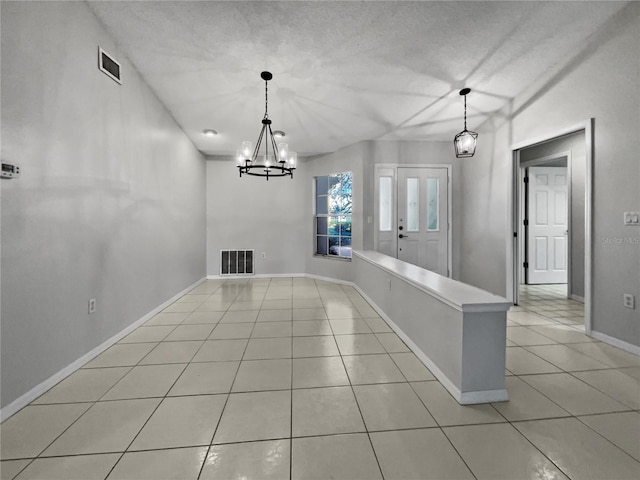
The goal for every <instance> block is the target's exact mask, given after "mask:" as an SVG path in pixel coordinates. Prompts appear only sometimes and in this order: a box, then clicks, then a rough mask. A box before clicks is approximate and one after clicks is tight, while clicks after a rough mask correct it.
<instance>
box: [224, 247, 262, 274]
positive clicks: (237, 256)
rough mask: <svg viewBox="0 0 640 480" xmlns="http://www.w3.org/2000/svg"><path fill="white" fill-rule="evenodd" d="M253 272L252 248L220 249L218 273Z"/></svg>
mask: <svg viewBox="0 0 640 480" xmlns="http://www.w3.org/2000/svg"><path fill="white" fill-rule="evenodd" d="M253 274H254V271H253V250H220V275H253Z"/></svg>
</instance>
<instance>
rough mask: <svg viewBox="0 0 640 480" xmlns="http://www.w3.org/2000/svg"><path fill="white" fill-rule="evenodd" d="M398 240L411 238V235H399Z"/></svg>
mask: <svg viewBox="0 0 640 480" xmlns="http://www.w3.org/2000/svg"><path fill="white" fill-rule="evenodd" d="M398 238H409V235H403V234H400V235H398Z"/></svg>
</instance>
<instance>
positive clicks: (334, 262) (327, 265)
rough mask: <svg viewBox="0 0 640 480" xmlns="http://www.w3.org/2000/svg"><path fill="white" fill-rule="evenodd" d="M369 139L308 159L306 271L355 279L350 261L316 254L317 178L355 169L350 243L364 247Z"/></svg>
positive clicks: (355, 246)
mask: <svg viewBox="0 0 640 480" xmlns="http://www.w3.org/2000/svg"><path fill="white" fill-rule="evenodd" d="M366 148H367V147H366V142H360V143H356V144H354V145H351V146H348V147H345V148H342V149H340V150H338V151H337V152H334V153H331V154H329V155H322V156H318V157H314V158H313V159H310V160H308V161H307V167H308V168H307V172H306V177H305V182H306V183H305V197H304V198H305V199H306V202H305V206H304V209H305V211H307V212H309V216H308V217H307V218H308V220H306V221H305V227H306V232H305V238H304V240H303V241H302V242H303V244H304V245H305V249H306V250H305V252H306V253H305V260H306V271H307V273H310V274H313V275H319V276H321V277H329V278H337V279H340V280H346V281H352V280H353V271H352V268H351V262H350V261H348V260H338V259H334V258H325V257H316V256H314V255H313V254H314V251H315V245H314V242H313V235H314V225H313V218H314V217H313V215H314V207H315V203H314V202H315V200H314V198H313V196H314V193H315V187H314V179H315V177H317V176H320V175H330V174H332V173H340V172H352V173H353V185H352V195H353V215H352V216H351V246H352V248H353V249H355V250H361V249H362V248H363V247H362V246H363V244H364V231H363V226H364V225H363V224H364V220H363V219H364V208H365V200H364V194H365V191H366V189H367V186H366V181H365V170H364V163H365V161H366V160H365V152H366V151H367V149H366Z"/></svg>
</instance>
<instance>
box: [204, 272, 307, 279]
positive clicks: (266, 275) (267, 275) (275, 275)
mask: <svg viewBox="0 0 640 480" xmlns="http://www.w3.org/2000/svg"><path fill="white" fill-rule="evenodd" d="M287 277H294V278H300V277H308V275H307V274H306V273H259V274H255V275H207V280H247V279H249V280H250V279H252V278H287Z"/></svg>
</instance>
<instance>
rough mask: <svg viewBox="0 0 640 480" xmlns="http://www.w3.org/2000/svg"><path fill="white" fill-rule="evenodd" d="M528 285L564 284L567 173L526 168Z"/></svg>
mask: <svg viewBox="0 0 640 480" xmlns="http://www.w3.org/2000/svg"><path fill="white" fill-rule="evenodd" d="M528 205H529V209H528V210H529V215H528V216H529V218H528V220H529V235H528V245H527V253H528V255H527V256H528V258H527V263H528V266H529V268H528V276H527V280H528V281H527V283H529V284H539V283H567V234H568V218H567V211H568V209H567V206H568V198H567V169H566V167H530V168H529V194H528Z"/></svg>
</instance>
